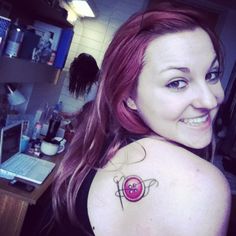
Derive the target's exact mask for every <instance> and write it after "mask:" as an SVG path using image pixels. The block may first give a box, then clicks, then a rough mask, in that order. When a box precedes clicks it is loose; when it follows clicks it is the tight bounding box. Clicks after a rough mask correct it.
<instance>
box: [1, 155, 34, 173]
mask: <svg viewBox="0 0 236 236" xmlns="http://www.w3.org/2000/svg"><path fill="white" fill-rule="evenodd" d="M37 162H38V159H36V158H35V157H32V158H29V157H26V156H25V155H24V154H19V155H18V156H17V161H16V159H15V160H14V162H13V163H12V162H11V161H10V162H8V163H6V165H5V168H7V170H8V171H11V172H14V173H16V174H19V175H26V174H27V173H28V172H29V171H30V170H31V169H32V168H33V167H34V166H35V165H36V164H37Z"/></svg>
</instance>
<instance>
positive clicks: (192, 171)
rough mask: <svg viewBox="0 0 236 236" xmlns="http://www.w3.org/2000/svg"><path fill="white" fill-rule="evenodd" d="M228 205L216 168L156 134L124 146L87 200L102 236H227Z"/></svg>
mask: <svg viewBox="0 0 236 236" xmlns="http://www.w3.org/2000/svg"><path fill="white" fill-rule="evenodd" d="M229 208H230V190H229V186H228V183H227V181H226V179H225V178H224V176H223V175H222V174H221V172H220V171H219V170H218V169H217V168H216V167H214V166H213V165H211V164H210V163H208V162H207V161H205V160H203V159H200V158H199V157H198V156H196V155H194V154H193V153H191V152H189V151H187V150H185V149H183V148H181V147H179V146H176V145H174V144H171V143H169V142H166V141H161V140H158V139H156V138H144V139H141V140H139V141H136V142H134V143H132V144H129V145H128V146H126V147H124V148H122V149H121V150H120V151H119V152H118V153H117V154H116V155H115V157H114V158H113V159H112V160H111V161H110V162H109V164H108V165H107V166H106V167H105V168H104V169H102V170H100V171H98V172H97V174H96V176H95V178H94V180H93V183H92V186H91V188H90V192H89V198H88V213H89V218H90V222H91V226H92V227H93V228H94V233H95V235H97V236H100V235H113V236H116V235H117V236H118V235H129V236H131V235H147V236H148V235H151V236H153V235H162V236H167V235H171V236H173V235H175V236H177V235H180V236H185V235H186V236H187V235H188V236H189V235H191V236H195V235H196V236H199V235H201V236H211V235H212V236H213V235H214V236H215V235H225V231H226V228H227V223H226V222H227V219H228V214H229ZM129 225H132V227H129Z"/></svg>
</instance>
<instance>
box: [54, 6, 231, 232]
mask: <svg viewBox="0 0 236 236" xmlns="http://www.w3.org/2000/svg"><path fill="white" fill-rule="evenodd" d="M222 69H223V58H222V53H221V51H220V44H219V41H218V39H217V37H216V36H215V34H214V33H213V32H212V31H211V30H210V29H209V28H208V27H207V26H205V25H204V24H203V19H202V18H201V17H200V16H199V15H198V14H197V13H196V12H195V11H193V10H188V9H177V8H172V7H161V8H159V9H156V10H152V11H146V12H143V13H138V14H135V15H134V16H132V17H131V18H130V19H128V21H127V22H126V23H125V24H124V25H123V26H121V28H120V29H119V30H118V31H117V33H116V34H115V36H114V39H113V40H112V42H111V44H110V46H109V48H108V50H107V52H106V54H105V57H104V60H103V63H102V67H101V74H100V86H99V89H98V93H97V97H96V99H95V102H94V104H93V105H92V107H90V109H89V111H87V113H86V114H85V115H86V116H84V117H87V118H86V119H83V122H82V123H81V124H80V125H79V127H78V130H77V133H76V136H75V137H74V139H73V141H72V143H71V145H70V147H69V150H68V153H67V154H66V157H65V158H64V159H63V161H62V163H61V166H60V168H59V170H58V175H57V179H56V183H55V186H54V195H53V207H54V210H55V213H56V217H57V219H58V222H59V224H60V225H61V226H62V229H60V230H63V228H64V230H65V232H69V231H68V230H71V231H73V230H74V232H75V234H76V233H78V235H96V236H100V235H102V236H105V235H112V236H116V235H119V236H120V235H129V236H131V235H151V236H154V235H155V236H156V235H162V236H167V235H171V236H172V235H181V236H187V235H188V236H189V235H191V236H195V235H196V236H199V235H201V236H213V235H214V236H216V235H226V231H227V224H228V217H229V211H230V189H229V186H228V183H227V180H226V179H225V178H224V176H223V174H222V173H221V172H220V171H219V170H218V169H217V168H216V167H214V166H213V165H212V164H210V163H209V162H207V161H206V160H204V159H203V158H201V157H200V156H198V155H196V154H194V153H193V150H201V149H203V148H205V147H207V146H209V145H210V143H211V141H212V124H213V121H214V118H215V116H216V113H217V111H218V107H219V105H220V104H221V103H222V101H223V98H224V93H223V89H222V87H221V82H220V78H221V75H222ZM65 219H69V220H68V221H69V222H71V224H72V225H74V228H73V230H72V228H70V226H69V225H67V223H68V222H67V223H66V220H65ZM68 224H69V223H68ZM60 232H62V231H60ZM82 232H83V233H82Z"/></svg>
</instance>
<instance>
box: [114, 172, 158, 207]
mask: <svg viewBox="0 0 236 236" xmlns="http://www.w3.org/2000/svg"><path fill="white" fill-rule="evenodd" d="M121 181H122V184H120V182H121ZM114 182H115V183H116V186H117V192H116V193H115V195H116V196H117V197H119V198H120V203H121V207H122V209H124V206H123V202H122V197H124V198H125V199H126V200H128V201H130V202H137V201H139V200H141V199H142V198H143V197H145V196H147V194H148V193H149V190H150V187H151V186H153V185H156V186H158V181H157V180H156V179H147V180H142V179H141V178H140V177H139V176H137V175H129V176H127V177H125V176H122V177H121V178H120V179H118V177H117V176H116V177H114Z"/></svg>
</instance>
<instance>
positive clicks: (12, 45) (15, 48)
mask: <svg viewBox="0 0 236 236" xmlns="http://www.w3.org/2000/svg"><path fill="white" fill-rule="evenodd" d="M23 37H24V32H23V30H22V29H21V28H20V27H19V26H18V25H17V24H14V25H13V26H12V29H11V30H10V31H9V34H8V40H7V43H6V48H5V53H4V54H5V55H6V56H9V57H17V55H18V52H19V49H20V45H21V43H22V41H23Z"/></svg>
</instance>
